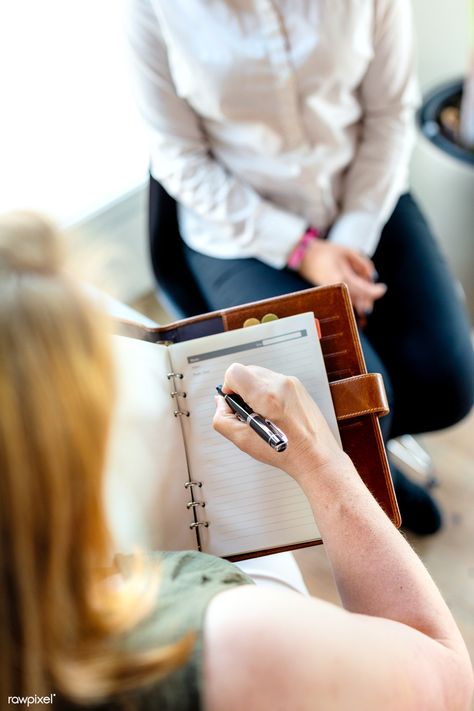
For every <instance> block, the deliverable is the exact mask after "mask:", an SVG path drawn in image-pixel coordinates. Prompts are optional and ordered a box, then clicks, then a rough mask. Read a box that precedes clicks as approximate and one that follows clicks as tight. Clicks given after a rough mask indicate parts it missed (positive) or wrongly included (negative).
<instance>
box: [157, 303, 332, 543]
mask: <svg viewBox="0 0 474 711" xmlns="http://www.w3.org/2000/svg"><path fill="white" fill-rule="evenodd" d="M170 357H171V361H172V364H173V369H174V370H175V371H179V372H182V373H183V374H184V379H183V380H182V381H181V382H182V386H183V389H184V390H186V392H187V399H186V407H187V408H188V409H189V411H190V417H189V418H182V425H183V428H184V434H185V444H186V448H187V452H188V461H189V468H190V471H191V476H192V478H193V479H195V480H198V481H202V482H203V487H202V490H200V494H201V493H202V498H203V500H205V502H206V506H205V508H203V509H202V510H201V511H200V513H199V515H200V517H201V518H202V519H203V520H208V521H209V527H208V528H203V527H201V540H202V548H203V550H205V551H206V552H208V553H213V554H215V555H219V556H231V555H236V554H239V553H247V552H252V551H258V550H265V549H268V548H275V547H278V546H291V545H292V544H296V543H301V542H304V541H311V540H315V539H319V538H320V535H319V531H318V529H317V526H316V524H315V522H314V519H313V515H312V512H311V508H310V506H309V503H308V500H307V499H306V497H305V495H304V494H303V492H302V491H301V489H300V487H299V486H298V485H297V484H296V482H295V481H294V480H293V479H291V477H289V476H288V475H287V474H285V473H284V472H282V471H280V470H279V469H275V468H274V467H269V466H266V465H264V464H262V463H261V462H256V461H255V460H253V459H252V458H251V457H249V456H248V455H247V454H244V453H243V452H241V451H240V450H238V449H237V448H236V447H235V446H234V445H232V444H231V443H230V442H228V441H227V440H225V439H224V438H223V437H222V436H221V435H219V434H217V433H216V432H215V431H214V430H213V428H212V417H213V414H214V409H215V404H214V394H215V392H216V390H215V388H216V385H218V384H220V383H222V382H223V379H224V373H225V370H226V369H227V367H228V366H229V365H231V363H235V362H239V363H243V364H245V365H261V366H264V367H267V368H271V369H272V370H275V371H277V372H280V373H284V374H286V375H294V376H296V377H298V378H299V379H300V380H301V381H302V382H303V383H304V385H305V386H306V388H307V389H308V391H309V392H310V394H311V395H312V396H313V398H314V399H315V400H316V402H317V403H318V405H319V407H320V408H321V410H322V412H323V414H324V416H325V417H326V419H327V421H328V423H329V426H330V427H331V429H332V431H333V433H334V435H335V437H336V438H337V439H338V441H339V431H338V428H337V423H336V418H335V415H334V408H333V404H332V399H331V394H330V391H329V384H328V381H327V375H326V369H325V367H324V361H323V357H322V353H321V347H320V344H319V339H318V336H317V332H316V327H315V322H314V316H313V314H300V315H298V316H291V317H289V318H284V319H280V320H277V321H272V322H270V323H267V324H262V325H259V326H252V327H251V328H245V329H239V330H236V331H230V332H226V333H222V334H217V335H215V336H208V337H207V338H200V339H196V340H193V341H188V342H186V343H179V344H176V345H173V346H172V347H171V348H170ZM250 404H251V403H250ZM255 436H257V435H255Z"/></svg>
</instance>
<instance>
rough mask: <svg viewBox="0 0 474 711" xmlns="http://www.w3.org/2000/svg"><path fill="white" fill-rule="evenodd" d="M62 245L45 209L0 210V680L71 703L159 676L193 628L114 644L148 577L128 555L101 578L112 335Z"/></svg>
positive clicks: (8, 691) (140, 611) (149, 570)
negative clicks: (117, 576)
mask: <svg viewBox="0 0 474 711" xmlns="http://www.w3.org/2000/svg"><path fill="white" fill-rule="evenodd" d="M61 246H62V245H61V240H60V238H59V237H58V234H57V233H56V231H55V229H54V227H53V226H52V225H51V224H50V223H49V222H48V221H47V220H46V219H44V218H41V217H39V216H37V215H34V214H31V213H12V214H9V215H5V216H1V217H0V413H1V414H0V689H1V690H2V696H3V698H6V697H7V696H13V695H14V696H25V695H28V696H34V695H37V696H41V695H45V694H49V693H51V691H53V690H54V691H57V692H59V694H61V695H63V696H65V697H66V698H69V699H71V700H73V701H75V702H77V703H81V702H90V701H96V700H99V701H100V700H101V699H105V698H108V697H110V696H113V695H115V694H119V693H120V692H122V691H125V690H128V689H132V688H135V687H137V686H139V685H141V684H143V683H147V682H149V681H151V680H156V679H159V678H160V677H161V676H162V675H164V674H166V673H168V672H169V671H170V670H171V669H173V668H175V667H176V666H177V665H179V664H181V663H182V662H183V661H184V660H185V659H186V657H187V655H188V653H189V649H190V645H191V642H192V640H190V639H186V640H183V641H181V642H179V643H178V644H176V645H173V646H169V647H166V648H162V649H158V650H156V649H152V650H143V651H142V652H124V651H121V650H120V647H119V645H118V644H117V637H118V636H119V635H120V634H122V633H123V632H125V631H127V630H129V629H130V628H131V627H133V626H134V625H135V624H136V623H137V622H138V621H140V620H142V619H143V618H144V617H146V615H148V614H149V612H150V610H151V608H152V606H153V604H154V601H155V599H156V588H157V585H156V582H157V575H156V570H155V568H153V567H152V566H151V565H150V564H147V562H146V561H145V560H144V559H143V558H140V557H139V556H137V557H136V559H135V564H134V566H133V570H132V573H131V575H130V576H129V577H128V579H127V580H126V581H125V582H124V583H123V585H120V586H115V587H113V586H111V585H107V584H106V583H105V582H104V580H103V579H102V578H103V570H104V569H105V568H107V567H108V566H110V556H111V550H112V548H111V541H110V537H109V532H108V529H107V525H106V521H105V514H104V510H103V502H102V476H103V470H104V461H105V455H106V446H107V436H108V429H109V422H110V417H111V408H112V405H113V399H114V382H113V367H112V361H111V353H110V350H109V340H110V339H108V338H107V335H106V332H107V323H106V322H105V317H102V316H100V315H99V314H98V313H95V312H94V311H93V309H92V306H91V305H90V304H89V302H88V300H87V298H86V297H85V296H84V295H83V294H82V291H81V289H80V288H79V286H78V285H77V284H75V283H74V281H73V280H72V279H70V278H69V277H68V276H67V275H66V274H65V272H64V271H63V255H62V249H61ZM101 571H102V572H101Z"/></svg>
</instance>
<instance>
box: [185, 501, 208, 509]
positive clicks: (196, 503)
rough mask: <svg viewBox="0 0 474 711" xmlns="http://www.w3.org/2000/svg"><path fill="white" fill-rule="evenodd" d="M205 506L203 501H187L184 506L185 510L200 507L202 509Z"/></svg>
mask: <svg viewBox="0 0 474 711" xmlns="http://www.w3.org/2000/svg"><path fill="white" fill-rule="evenodd" d="M205 505H206V502H205V501H188V503H187V504H186V508H187V509H193V508H195V507H196V506H202V508H204V507H205Z"/></svg>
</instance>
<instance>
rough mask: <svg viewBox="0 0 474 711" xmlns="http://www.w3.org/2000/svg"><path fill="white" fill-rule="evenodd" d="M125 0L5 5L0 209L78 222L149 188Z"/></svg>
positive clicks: (31, 0)
mask: <svg viewBox="0 0 474 711" xmlns="http://www.w3.org/2000/svg"><path fill="white" fill-rule="evenodd" d="M124 7H125V5H124V0H2V1H1V2H0V102H1V111H0V210H7V209H11V208H16V207H30V208H38V209H41V210H43V211H46V212H49V213H50V214H51V215H52V216H54V217H55V218H56V219H58V220H59V221H60V222H61V223H63V224H64V223H70V222H75V221H77V220H78V219H79V218H81V217H83V216H84V215H88V214H90V213H91V212H93V211H94V210H97V209H98V208H101V207H103V206H104V205H106V204H108V203H109V202H110V201H111V200H113V199H115V198H117V197H119V196H122V195H123V194H124V193H126V192H127V191H129V190H131V189H133V188H136V186H137V184H138V183H139V182H141V181H143V180H144V178H145V175H146V171H147V163H148V149H147V140H146V136H145V131H144V128H143V125H142V123H141V120H140V118H139V116H138V113H137V111H136V109H135V104H134V101H133V97H132V92H131V88H130V83H129V80H128V69H127V66H128V62H127V54H126V49H127V48H126V40H125V34H124V31H123V17H124Z"/></svg>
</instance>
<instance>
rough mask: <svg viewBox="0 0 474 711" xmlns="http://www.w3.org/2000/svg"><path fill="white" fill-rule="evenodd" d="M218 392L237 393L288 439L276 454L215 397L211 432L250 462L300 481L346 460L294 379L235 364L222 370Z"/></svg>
mask: <svg viewBox="0 0 474 711" xmlns="http://www.w3.org/2000/svg"><path fill="white" fill-rule="evenodd" d="M223 390H224V391H225V392H229V393H231V392H235V393H238V394H239V395H240V396H241V397H242V398H243V399H244V400H245V401H246V402H247V403H248V404H249V405H251V406H252V408H253V409H254V410H255V412H258V413H259V414H260V415H263V417H266V418H268V419H269V420H272V422H274V423H275V424H276V425H277V426H278V427H280V428H281V429H282V430H283V432H284V433H285V434H286V435H287V437H288V448H287V449H286V450H285V451H284V452H275V451H274V450H273V449H272V448H271V447H269V445H268V444H267V443H266V442H264V441H263V440H262V439H261V438H260V437H259V436H258V435H257V434H256V433H255V432H254V431H253V430H252V429H251V428H250V427H249V426H248V425H247V424H245V423H244V422H240V421H239V420H238V419H237V418H236V417H235V415H234V414H233V413H232V411H231V410H230V408H229V407H228V406H227V404H226V402H225V400H224V399H223V398H222V397H219V396H217V397H216V404H217V409H216V413H215V415H214V421H213V425H214V429H216V430H217V432H219V433H220V434H222V435H223V436H224V437H226V438H227V439H229V440H230V441H231V442H233V443H234V444H235V445H236V446H237V447H239V449H241V450H242V451H244V452H247V454H250V456H252V457H254V459H258V460H259V461H261V462H264V463H265V464H271V465H272V466H274V467H278V468H279V469H283V470H284V471H286V472H288V474H290V475H291V476H292V477H293V478H294V479H296V480H297V481H299V482H300V483H302V482H303V480H304V479H305V478H306V477H307V476H314V474H315V472H316V471H317V470H318V468H320V467H327V466H328V465H329V466H336V465H338V464H340V463H341V462H342V461H343V460H344V461H347V459H346V455H345V454H344V452H343V451H342V450H341V448H340V447H339V445H338V443H337V442H336V440H335V439H334V437H333V435H332V433H331V431H330V429H329V427H328V425H327V423H326V420H325V419H324V417H323V416H322V414H321V412H320V410H319V408H318V406H317V405H316V403H315V402H314V400H313V399H312V398H311V397H310V396H309V395H308V393H307V392H306V390H305V388H304V387H303V385H302V384H301V383H300V381H299V380H297V378H293V377H288V376H286V375H280V374H279V373H274V372H273V371H272V370H267V369H266V368H260V367H259V366H245V365H240V364H239V363H234V364H233V365H231V366H230V368H228V369H227V371H226V374H225V379H224V385H223Z"/></svg>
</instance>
